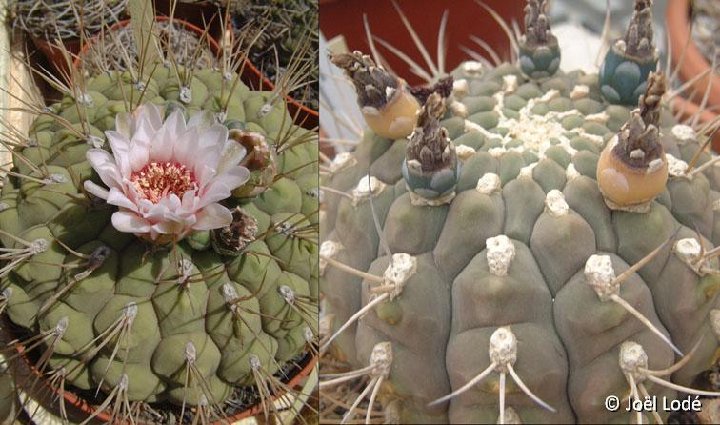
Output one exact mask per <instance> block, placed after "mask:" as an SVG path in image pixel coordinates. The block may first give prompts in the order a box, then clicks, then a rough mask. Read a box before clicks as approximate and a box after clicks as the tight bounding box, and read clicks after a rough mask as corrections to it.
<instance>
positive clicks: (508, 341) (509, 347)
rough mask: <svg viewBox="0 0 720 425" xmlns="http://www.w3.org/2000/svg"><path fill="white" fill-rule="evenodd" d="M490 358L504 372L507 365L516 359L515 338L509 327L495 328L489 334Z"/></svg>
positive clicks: (512, 363) (513, 362)
mask: <svg viewBox="0 0 720 425" xmlns="http://www.w3.org/2000/svg"><path fill="white" fill-rule="evenodd" d="M488 352H489V353H490V360H491V361H492V362H493V363H495V364H496V367H495V368H496V369H497V370H498V371H499V372H505V371H506V370H507V365H508V364H510V365H514V364H515V360H517V338H516V337H515V334H513V333H512V331H511V330H510V327H508V326H503V327H501V328H497V330H496V331H495V332H493V333H492V335H490V349H489V350H488Z"/></svg>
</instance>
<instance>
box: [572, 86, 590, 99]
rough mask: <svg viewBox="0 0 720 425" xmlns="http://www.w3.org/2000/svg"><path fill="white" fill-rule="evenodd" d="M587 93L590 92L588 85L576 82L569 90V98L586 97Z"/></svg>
mask: <svg viewBox="0 0 720 425" xmlns="http://www.w3.org/2000/svg"><path fill="white" fill-rule="evenodd" d="M588 94H590V87H588V86H586V85H584V84H578V85H577V86H575V87H573V89H572V91H571V92H570V99H572V100H577V99H582V98H583V97H587V95H588Z"/></svg>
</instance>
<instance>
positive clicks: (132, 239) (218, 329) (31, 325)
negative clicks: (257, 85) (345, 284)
mask: <svg viewBox="0 0 720 425" xmlns="http://www.w3.org/2000/svg"><path fill="white" fill-rule="evenodd" d="M179 71H180V72H182V70H179ZM223 78H224V76H223V74H222V73H221V72H219V71H213V70H202V71H195V72H194V74H193V76H192V78H191V79H189V80H188V81H189V83H188V87H189V88H190V94H191V97H190V100H189V101H188V99H187V98H185V99H181V97H180V89H179V87H178V83H177V80H176V78H175V74H174V71H173V70H171V69H168V68H163V67H158V69H157V70H155V71H154V72H153V74H152V78H151V80H149V81H148V82H147V84H146V85H145V91H144V92H141V91H139V89H138V85H137V84H134V83H133V79H132V78H131V77H130V75H129V74H128V73H127V72H110V73H104V74H102V75H99V76H96V77H92V78H89V79H88V80H87V86H86V92H87V94H88V95H89V99H91V101H90V102H88V97H85V99H84V100H83V101H78V100H75V99H73V98H70V97H69V96H66V97H65V98H64V99H63V100H62V102H60V103H57V104H54V105H52V106H50V111H51V113H48V114H47V115H41V116H39V117H38V118H37V119H36V120H35V121H34V123H33V125H32V128H31V131H30V135H29V137H30V139H31V140H32V141H34V143H33V145H32V146H29V147H25V148H21V149H18V154H19V155H16V156H15V157H14V158H15V162H14V169H13V171H15V172H17V173H19V174H24V175H29V176H34V177H36V178H41V177H42V176H40V175H37V174H38V172H39V171H38V170H42V169H44V168H46V169H47V171H49V172H50V173H51V175H57V176H59V179H57V180H58V182H55V183H52V184H41V183H37V182H36V181H33V180H29V179H24V178H17V177H13V176H12V175H11V176H8V177H7V178H5V180H4V185H3V188H2V193H1V194H0V203H2V206H3V208H2V212H0V229H2V230H3V233H2V236H0V242H1V243H2V246H3V247H6V248H13V247H20V246H21V245H20V244H19V243H18V242H17V241H16V240H14V239H13V238H12V237H10V236H8V234H11V235H15V236H16V237H18V238H21V239H24V240H29V241H33V240H37V239H43V240H45V241H47V242H48V244H49V245H48V249H47V250H45V251H44V252H42V253H39V254H36V255H33V256H30V257H29V258H27V259H26V261H24V262H22V264H20V265H19V266H18V267H16V268H14V269H13V270H12V271H11V272H10V273H9V274H7V275H6V276H4V277H2V278H1V279H0V290H8V289H9V294H10V296H9V297H8V304H7V310H6V311H7V315H8V316H9V318H10V320H11V321H12V322H13V323H14V324H16V325H18V326H20V327H21V328H23V329H24V331H25V332H26V333H27V334H29V335H37V334H39V333H41V332H45V331H48V330H52V329H54V328H55V326H56V325H57V323H58V322H60V321H61V320H62V319H63V318H67V330H66V331H65V332H64V334H63V336H62V337H61V338H60V339H59V341H58V343H57V344H56V345H55V347H54V353H53V355H52V356H51V357H50V359H49V369H48V370H58V369H60V368H63V367H64V368H65V370H66V371H67V372H68V375H67V385H69V387H68V389H69V388H72V387H75V388H80V389H95V388H97V387H98V386H99V385H101V388H102V389H103V391H106V392H109V391H110V390H112V389H113V388H115V387H116V386H118V385H119V383H120V380H121V376H122V375H123V374H127V376H128V383H127V384H128V387H127V394H128V399H129V400H130V401H146V402H171V403H174V404H177V405H181V404H183V403H187V404H188V405H197V404H199V403H202V400H203V399H204V400H205V401H207V400H210V401H211V402H212V403H218V404H222V402H223V401H224V400H226V399H227V398H228V396H229V395H230V394H231V392H232V391H233V389H234V388H236V387H239V386H244V385H254V383H255V381H254V379H253V374H252V371H251V368H250V362H249V359H250V357H251V356H256V357H258V358H259V359H260V361H261V364H262V367H263V368H264V369H265V370H267V371H268V372H269V373H274V372H276V371H277V370H278V368H279V367H281V366H282V365H284V364H286V363H287V362H288V361H289V360H290V359H292V358H294V357H297V356H298V355H300V354H302V353H304V352H306V350H307V344H308V343H309V341H308V340H306V337H307V335H308V333H307V332H306V331H307V328H308V326H309V324H313V323H315V322H316V320H317V319H316V318H317V307H314V308H310V309H308V311H309V313H308V314H309V315H310V317H309V318H303V317H302V316H301V315H300V314H299V313H298V311H297V310H296V309H294V308H291V306H290V305H289V304H288V302H287V301H286V299H285V298H284V297H283V295H282V293H281V290H280V289H281V287H283V286H287V287H289V288H291V289H292V291H293V293H294V294H295V295H296V296H297V297H308V298H307V299H310V300H314V301H310V302H311V303H314V304H315V305H316V304H317V296H318V287H317V286H318V272H317V242H316V241H315V240H314V237H313V236H312V233H313V232H316V231H315V230H314V229H316V226H317V222H318V215H317V212H318V199H317V191H318V187H317V173H318V168H317V159H316V158H317V138H316V137H317V136H316V135H314V134H312V133H310V132H307V131H306V130H304V129H302V128H300V127H296V126H293V125H292V119H291V117H290V116H289V114H288V112H287V111H286V109H285V105H284V103H283V102H279V103H276V104H275V105H274V106H273V107H272V109H271V110H270V111H269V112H267V111H263V112H261V109H262V108H263V105H265V104H266V103H267V100H268V99H269V98H270V96H271V95H272V93H270V92H253V91H250V90H249V89H248V88H247V87H245V86H244V85H243V84H242V83H239V82H236V86H235V89H234V91H233V93H232V97H231V98H230V99H228V96H229V92H230V90H229V89H228V88H229V87H230V85H231V84H232V81H223ZM128 99H134V102H135V103H134V104H135V105H137V103H138V100H139V99H142V102H143V103H155V104H158V105H162V106H166V105H171V104H172V105H175V107H177V105H182V106H183V107H184V109H185V110H186V111H187V112H188V113H192V112H196V111H200V110H206V111H210V112H212V113H214V114H217V115H216V116H218V117H220V121H221V122H223V121H224V122H232V123H234V124H233V125H234V126H235V127H237V126H238V125H242V126H243V127H244V129H245V130H247V131H253V132H258V133H260V134H262V135H264V136H265V138H266V140H267V141H268V143H270V144H271V146H272V148H273V150H274V151H275V152H276V161H277V162H276V165H277V174H276V175H275V178H274V180H271V181H270V185H269V187H267V190H265V191H263V192H262V193H260V194H258V195H256V196H252V197H242V198H230V199H229V200H227V203H228V206H229V207H231V208H232V207H235V206H237V207H240V208H242V210H243V211H244V212H245V213H246V214H248V215H250V216H252V217H253V218H254V219H255V220H256V221H257V225H258V226H257V227H258V229H257V232H256V233H255V240H254V241H253V242H251V243H250V244H249V245H248V246H247V248H245V250H244V251H243V252H242V253H241V254H240V255H237V256H234V257H233V256H223V255H219V254H217V253H216V252H215V251H214V250H213V249H211V248H209V243H201V242H199V241H201V239H202V238H198V239H197V240H193V238H189V240H190V241H191V242H188V240H184V241H181V242H179V243H177V244H170V245H168V246H153V245H150V244H148V243H146V242H144V241H143V240H142V239H140V238H138V237H136V236H134V235H132V234H127V233H120V232H118V231H117V230H115V228H114V227H113V226H112V224H111V223H110V215H111V214H112V212H113V211H114V208H113V207H110V206H108V205H106V204H104V203H103V202H99V203H98V202H96V201H97V200H92V199H91V198H90V196H89V195H87V194H86V193H85V192H84V191H83V189H82V187H83V182H84V181H85V180H87V179H93V181H96V182H97V183H98V184H102V183H101V182H100V180H99V178H98V177H97V175H96V174H94V173H93V170H92V168H91V167H90V165H89V164H88V162H87V160H86V152H87V150H88V149H90V148H92V147H93V146H92V143H89V142H88V141H87V138H86V137H85V136H83V135H85V134H91V135H94V136H97V138H98V139H92V140H94V141H98V140H99V141H100V142H102V141H103V140H104V132H105V131H107V130H112V129H114V126H115V115H116V114H117V113H119V112H124V111H127V110H128ZM226 104H227V108H225V107H224V106H225V105H226ZM221 111H222V112H223V113H221ZM266 112H267V113H266ZM81 116H82V117H83V118H82V119H81V118H80V117H81ZM288 134H289V135H290V136H288ZM301 141H302V142H301ZM29 163H30V164H34V167H29V166H28V164H29ZM206 242H207V241H206ZM100 246H105V247H107V248H108V255H107V257H106V258H105V260H104V261H103V262H101V264H100V265H99V267H97V268H95V269H88V268H87V263H86V262H84V260H83V259H81V258H78V257H77V256H76V255H74V254H72V253H70V252H69V251H68V250H69V249H71V250H74V251H77V252H79V253H82V254H90V253H92V252H93V251H94V250H96V249H97V248H98V247H100ZM193 246H195V248H193ZM179 262H184V263H185V264H184V265H185V266H186V267H187V270H189V273H187V275H186V277H187V276H189V278H187V279H183V277H182V275H181V274H180V272H179V271H178V263H179ZM86 272H87V273H86ZM67 285H72V287H71V289H69V290H67V292H66V293H65V294H64V295H62V296H60V297H59V299H58V300H57V301H56V302H54V303H51V304H46V303H47V302H48V300H49V299H51V297H52V296H54V295H56V294H57V293H58V292H60V291H61V289H63V288H66V287H67ZM228 286H230V287H231V288H232V289H234V291H235V293H236V296H237V297H236V298H237V299H236V300H235V301H237V302H236V303H235V302H233V303H230V302H228V298H227V289H226V287H228ZM231 292H232V291H231ZM232 304H235V305H236V306H237V307H233V306H232ZM44 305H45V306H46V307H49V308H43V306H44ZM129 305H134V306H136V307H137V312H136V314H135V316H134V321H133V324H132V326H131V327H130V329H129V331H128V333H127V338H116V339H114V340H112V341H111V342H110V343H107V344H105V345H101V342H102V341H103V339H102V335H103V333H104V332H106V331H109V330H110V329H111V328H112V327H113V326H114V325H115V324H116V323H117V321H118V320H120V319H121V318H122V317H123V314H125V313H126V312H127V308H128V306H129ZM231 307H233V308H236V309H237V310H238V311H241V312H242V316H241V319H242V320H240V319H239V318H238V317H236V316H235V315H233V308H231ZM312 331H313V334H315V333H316V332H317V329H312ZM189 343H192V345H193V346H194V348H195V351H196V355H195V356H194V360H193V361H192V363H193V367H195V368H197V370H198V372H199V375H200V376H202V378H203V379H204V381H205V383H206V388H205V387H204V385H202V384H201V383H200V382H199V381H198V380H197V379H194V380H191V384H190V385H188V386H187V387H186V386H185V385H186V379H187V378H186V373H187V372H186V369H187V367H188V357H187V352H186V349H187V346H188V344H189ZM116 346H117V347H116ZM116 348H117V350H116V352H115V353H113V352H114V350H115V349H116ZM111 359H112V360H111Z"/></svg>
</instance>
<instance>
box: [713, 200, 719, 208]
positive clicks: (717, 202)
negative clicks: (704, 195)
mask: <svg viewBox="0 0 720 425" xmlns="http://www.w3.org/2000/svg"><path fill="white" fill-rule="evenodd" d="M712 210H713V211H720V199H716V200H714V201H713V203H712Z"/></svg>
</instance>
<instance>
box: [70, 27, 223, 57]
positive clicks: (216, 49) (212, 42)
mask: <svg viewBox="0 0 720 425" xmlns="http://www.w3.org/2000/svg"><path fill="white" fill-rule="evenodd" d="M169 20H170V17H168V16H156V17H155V22H165V21H169ZM172 20H173V23H177V24H178V25H180V26H181V27H182V28H183V29H186V30H188V31H192V32H194V33H195V34H197V36H198V37H202V35H203V33H204V31H203V30H202V29H200V28H198V27H196V26H195V25H193V24H191V23H190V22H186V21H184V20H182V19H179V18H172ZM128 25H130V20H129V19H126V20H124V21H120V22H118V23H116V24H114V25H113V26H111V27H110V28H109V29H108V31H116V30H119V29H121V28H125V27H126V26H128ZM101 35H102V34H98V35H96V36H95V37H93V38H91V39H90V40H89V41H88V42H87V43H85V45H83V46H82V49H81V50H80V53H79V54H78V55H77V56H76V57H75V59H74V60H73V67H74V68H75V69H78V68H79V67H80V59H81V58H82V57H83V56H84V55H85V54H86V53H87V52H88V51H89V50H90V46H92V45H93V44H95V43H97V42H98V40H99V39H100V36H101ZM206 40H207V43H208V45H209V46H210V50H211V51H212V52H213V53H214V54H215V55H216V56H219V55H220V54H221V50H220V44H219V43H218V41H217V40H216V39H215V38H213V37H212V36H209V37H207V38H206Z"/></svg>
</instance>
